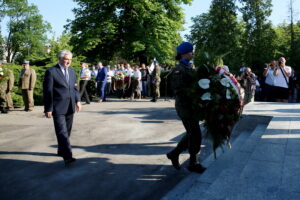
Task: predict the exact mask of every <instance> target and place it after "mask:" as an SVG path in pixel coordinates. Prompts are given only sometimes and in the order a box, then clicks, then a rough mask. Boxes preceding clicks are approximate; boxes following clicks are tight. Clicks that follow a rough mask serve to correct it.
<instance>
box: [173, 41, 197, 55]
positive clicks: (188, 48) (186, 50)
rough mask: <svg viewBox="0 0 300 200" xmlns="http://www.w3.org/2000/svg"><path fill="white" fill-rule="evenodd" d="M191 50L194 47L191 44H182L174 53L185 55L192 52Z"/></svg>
mask: <svg viewBox="0 0 300 200" xmlns="http://www.w3.org/2000/svg"><path fill="white" fill-rule="evenodd" d="M193 49H194V47H193V45H192V44H191V43H189V42H183V43H181V44H180V45H179V46H178V47H177V48H176V51H177V54H186V53H189V52H193Z"/></svg>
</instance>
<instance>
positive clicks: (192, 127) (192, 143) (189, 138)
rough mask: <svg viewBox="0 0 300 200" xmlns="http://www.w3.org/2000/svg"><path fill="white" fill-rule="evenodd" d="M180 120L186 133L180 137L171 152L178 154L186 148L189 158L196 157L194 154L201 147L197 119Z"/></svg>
mask: <svg viewBox="0 0 300 200" xmlns="http://www.w3.org/2000/svg"><path fill="white" fill-rule="evenodd" d="M181 120H182V123H183V126H184V128H185V130H186V134H185V135H184V136H183V137H182V138H181V140H180V141H179V143H178V144H177V146H176V148H175V149H174V150H173V151H172V152H173V153H175V154H177V155H179V154H180V153H182V152H183V151H185V150H188V151H189V154H190V157H191V159H196V156H197V154H198V153H199V151H200V148H201V140H202V136H201V129H200V126H199V121H198V120H194V119H181ZM193 162H196V160H193Z"/></svg>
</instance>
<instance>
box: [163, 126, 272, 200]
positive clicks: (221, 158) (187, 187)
mask: <svg viewBox="0 0 300 200" xmlns="http://www.w3.org/2000/svg"><path fill="white" fill-rule="evenodd" d="M266 127H267V125H265V124H259V125H257V126H256V128H255V130H254V131H253V132H251V131H243V132H241V133H240V134H239V136H238V137H237V138H236V139H235V141H234V142H233V144H232V148H231V149H228V148H225V149H224V150H222V149H221V148H219V149H217V151H216V153H217V159H216V160H215V159H214V155H213V154H211V155H210V156H209V157H208V158H207V159H205V160H204V161H203V162H202V164H203V165H204V166H205V167H207V170H206V171H205V173H203V174H202V175H201V176H199V174H194V173H193V174H191V175H190V176H189V177H188V178H186V179H185V180H183V181H182V182H181V183H179V184H178V185H177V186H176V187H175V188H174V189H173V190H172V191H171V192H169V193H168V194H167V195H166V196H165V197H164V198H163V200H169V199H170V200H171V199H172V200H177V199H178V200H179V199H200V198H201V196H202V194H203V193H205V192H206V191H207V190H208V189H209V188H210V187H211V185H212V184H213V183H214V182H215V181H216V180H217V179H218V177H219V176H221V175H222V174H221V173H222V171H224V170H227V171H228V170H233V171H236V172H237V171H241V170H242V169H243V167H244V166H245V164H246V163H247V161H248V158H249V156H250V154H251V152H250V150H248V148H251V149H252V151H253V149H254V147H255V142H257V140H258V138H259V135H260V134H262V133H263V131H264V130H265V129H266ZM246 147H247V148H246ZM232 166H234V169H231V168H232ZM224 173H225V174H227V173H228V172H224Z"/></svg>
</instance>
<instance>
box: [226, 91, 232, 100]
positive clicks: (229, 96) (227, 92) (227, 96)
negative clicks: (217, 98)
mask: <svg viewBox="0 0 300 200" xmlns="http://www.w3.org/2000/svg"><path fill="white" fill-rule="evenodd" d="M226 99H231V92H230V90H228V89H227V90H226Z"/></svg>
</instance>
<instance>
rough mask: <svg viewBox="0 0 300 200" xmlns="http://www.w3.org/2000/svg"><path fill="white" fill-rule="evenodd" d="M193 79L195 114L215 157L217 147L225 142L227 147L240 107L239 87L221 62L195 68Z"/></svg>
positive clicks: (240, 92)
mask: <svg viewBox="0 0 300 200" xmlns="http://www.w3.org/2000/svg"><path fill="white" fill-rule="evenodd" d="M196 80H198V82H197V84H196V85H195V86H194V88H193V90H192V95H193V97H194V98H193V99H194V107H195V110H196V111H197V112H196V113H197V114H196V117H197V118H198V119H199V120H201V121H204V127H205V128H206V133H207V136H208V137H209V138H210V139H211V140H212V142H213V151H214V155H215V157H216V149H217V148H218V147H221V148H222V147H223V145H224V144H225V143H227V145H228V146H229V147H231V144H230V137H231V132H232V129H233V127H234V125H235V124H236V122H237V121H238V120H239V118H240V115H241V113H242V110H243V105H244V99H243V90H242V88H241V86H240V84H239V83H238V81H237V80H236V79H235V77H234V76H233V75H232V74H231V73H229V72H228V71H226V69H225V68H224V67H222V66H215V67H206V66H205V67H202V68H198V71H197V73H196ZM195 97H196V98H195Z"/></svg>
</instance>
